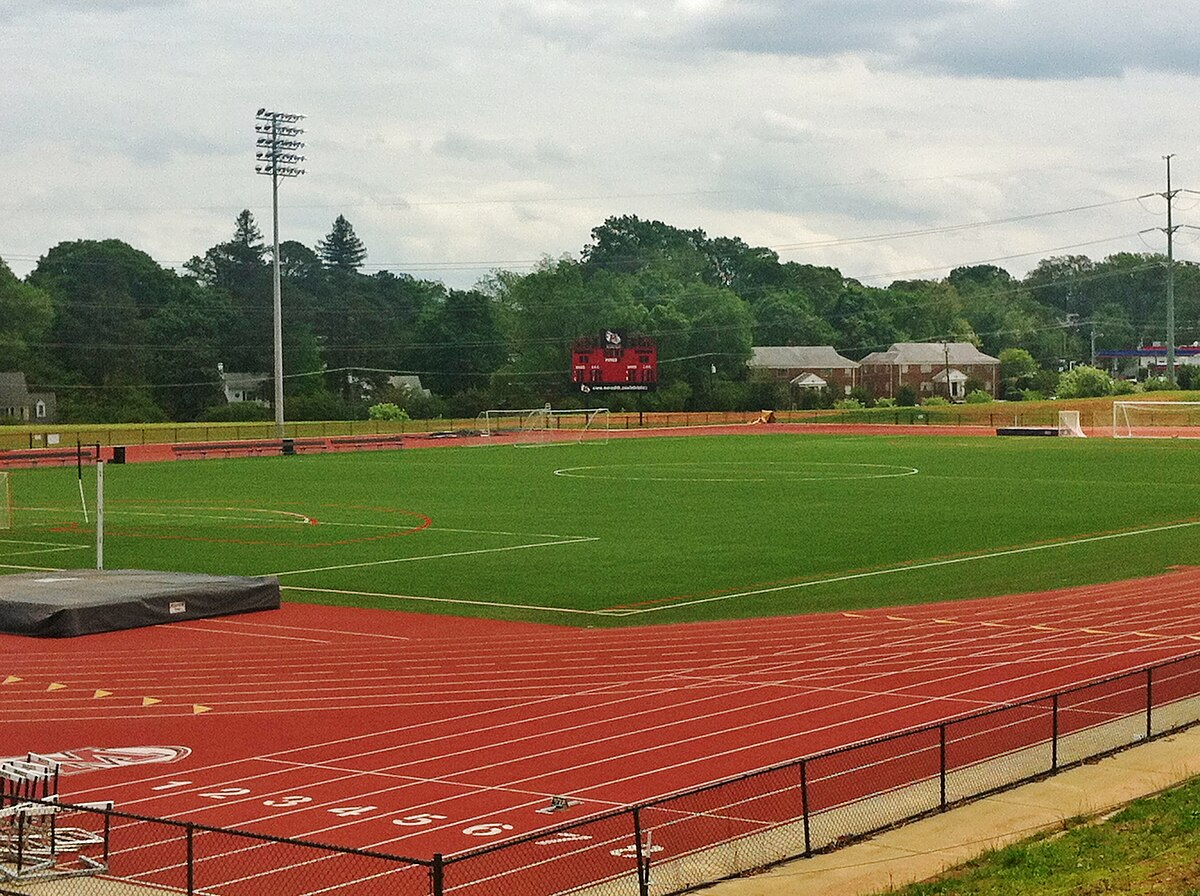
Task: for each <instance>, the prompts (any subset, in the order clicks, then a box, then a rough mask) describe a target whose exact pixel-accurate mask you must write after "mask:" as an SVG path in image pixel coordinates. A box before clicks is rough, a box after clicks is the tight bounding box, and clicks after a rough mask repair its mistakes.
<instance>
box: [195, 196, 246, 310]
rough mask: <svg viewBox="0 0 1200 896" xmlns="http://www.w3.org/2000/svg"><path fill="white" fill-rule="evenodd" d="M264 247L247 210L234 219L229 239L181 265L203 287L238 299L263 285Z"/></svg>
mask: <svg viewBox="0 0 1200 896" xmlns="http://www.w3.org/2000/svg"><path fill="white" fill-rule="evenodd" d="M266 253H267V247H266V245H265V244H264V243H263V235H262V231H261V230H259V229H258V225H257V224H256V223H255V221H254V215H252V214H250V210H249V209H243V210H242V211H241V212H240V213H239V214H238V216H237V218H236V219H234V225H233V239H231V240H229V241H228V242H225V243H218V244H217V245H215V246H213V247H212V248H211V249H209V250H208V251H207V252H205V253H204V255H203V256H200V255H197V256H193V257H192V258H191V259H189V260H188V261H187V262H186V263H185V264H184V266H183V267H184V270H186V271H187V272H188V273H190V274H191V275H192V276H193V277H195V278H196V280H197V281H198V282H199V283H200V284H201V285H203V286H209V287H220V288H222V289H226V290H228V291H229V292H230V293H232V294H234V295H237V296H241V295H246V294H252V293H255V292H257V291H259V290H260V289H261V288H262V287H263V286H264V285H266V282H267V281H266V278H265V276H264V274H265V268H264V264H265V262H264V258H265V256H266Z"/></svg>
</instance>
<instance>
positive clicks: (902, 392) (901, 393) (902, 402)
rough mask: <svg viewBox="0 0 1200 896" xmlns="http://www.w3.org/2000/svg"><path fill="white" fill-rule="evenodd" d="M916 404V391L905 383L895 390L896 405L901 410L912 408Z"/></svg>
mask: <svg viewBox="0 0 1200 896" xmlns="http://www.w3.org/2000/svg"><path fill="white" fill-rule="evenodd" d="M916 403H917V390H916V389H914V388H913V387H912V386H910V385H908V384H907V383H905V384H904V385H903V386H901V387H900V388H899V389H897V390H896V404H897V405H899V406H900V407H902V408H911V407H914V406H915V405H916Z"/></svg>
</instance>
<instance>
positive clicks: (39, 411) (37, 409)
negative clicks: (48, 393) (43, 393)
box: [33, 401, 46, 420]
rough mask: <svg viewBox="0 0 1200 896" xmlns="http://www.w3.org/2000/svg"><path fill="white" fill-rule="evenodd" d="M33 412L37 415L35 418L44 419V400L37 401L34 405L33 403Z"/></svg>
mask: <svg viewBox="0 0 1200 896" xmlns="http://www.w3.org/2000/svg"><path fill="white" fill-rule="evenodd" d="M33 413H34V414H35V415H36V416H37V418H38V419H39V420H45V419H46V402H44V401H39V402H38V403H37V404H36V405H34V407H33Z"/></svg>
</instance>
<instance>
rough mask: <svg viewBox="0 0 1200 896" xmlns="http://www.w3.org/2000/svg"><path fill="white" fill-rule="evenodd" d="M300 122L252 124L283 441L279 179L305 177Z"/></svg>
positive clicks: (275, 118)
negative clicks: (263, 182) (271, 284)
mask: <svg viewBox="0 0 1200 896" xmlns="http://www.w3.org/2000/svg"><path fill="white" fill-rule="evenodd" d="M303 120H304V116H303V115H296V114H294V113H291V112H272V111H270V110H269V109H259V110H258V114H257V115H255V124H254V130H255V131H256V132H257V133H258V135H259V136H258V143H257V146H258V152H256V153H255V154H254V157H255V158H256V159H257V160H258V163H257V164H256V165H255V166H254V170H255V171H257V172H258V173H259V174H267V175H270V177H271V214H272V217H273V219H274V224H275V233H274V237H275V240H274V249H275V272H274V281H275V304H274V321H275V435H276V436H278V437H279V438H280V439H282V438H283V293H282V288H281V284H280V275H279V178H281V177H299V176H300V175H301V174H303V173H304V169H303V168H300V167H297V166H299V165H300V163H301V162H303V161H304V156H302V155H299V151H300V150H302V149H304V143H303V142H301V141H300V140H299V139H298V138H299V137H300V135H301V134H303V133H304V129H303V128H301V127H297V123H298V122H300V121H303Z"/></svg>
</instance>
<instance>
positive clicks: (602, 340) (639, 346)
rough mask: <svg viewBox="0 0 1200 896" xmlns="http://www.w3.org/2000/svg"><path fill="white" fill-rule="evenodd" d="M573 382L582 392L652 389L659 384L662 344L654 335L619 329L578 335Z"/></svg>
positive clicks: (572, 357) (572, 354)
mask: <svg viewBox="0 0 1200 896" xmlns="http://www.w3.org/2000/svg"><path fill="white" fill-rule="evenodd" d="M571 382H573V383H576V384H578V386H579V390H580V391H581V392H649V391H651V390H652V389H654V387H655V386H657V385H658V347H657V346H656V345H655V344H654V340H653V339H649V338H647V337H645V336H627V335H626V334H625V333H622V332H620V331H618V330H605V331H604V332H603V333H601V334H600V335H599V336H585V337H583V338H582V339H576V340H575V342H574V344H573V345H572V346H571Z"/></svg>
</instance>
